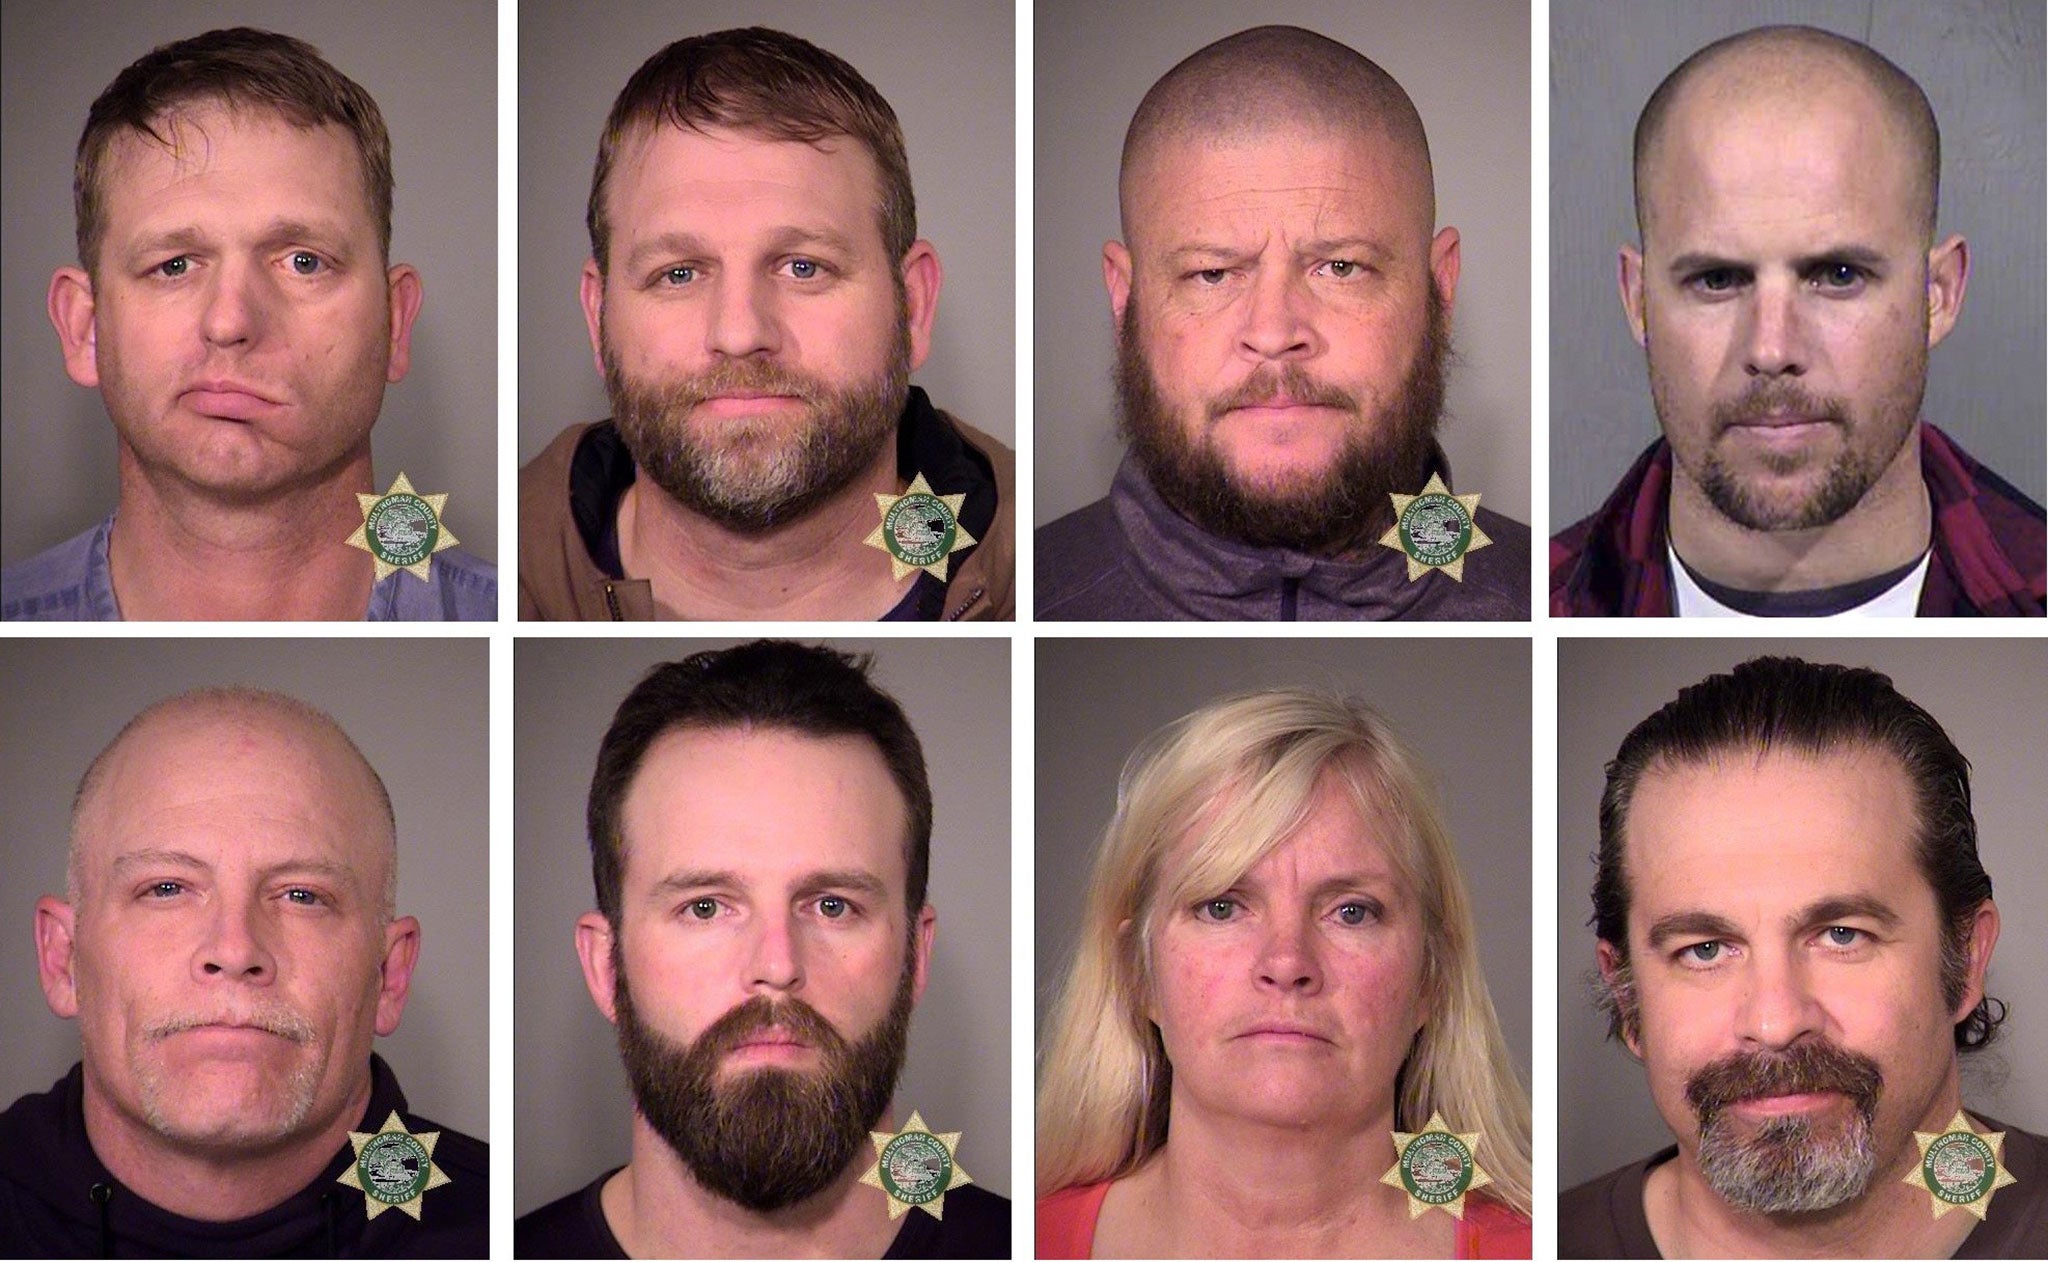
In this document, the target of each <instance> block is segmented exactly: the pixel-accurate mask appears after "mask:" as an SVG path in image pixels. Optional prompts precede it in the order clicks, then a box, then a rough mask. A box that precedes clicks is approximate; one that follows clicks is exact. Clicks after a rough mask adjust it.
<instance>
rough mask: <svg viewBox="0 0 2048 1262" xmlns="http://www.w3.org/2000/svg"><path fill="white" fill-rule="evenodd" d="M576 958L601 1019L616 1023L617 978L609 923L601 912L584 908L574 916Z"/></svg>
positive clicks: (610, 923) (617, 1020) (617, 1019)
mask: <svg viewBox="0 0 2048 1262" xmlns="http://www.w3.org/2000/svg"><path fill="white" fill-rule="evenodd" d="M576 958H577V959H579V960H581V961H582V962H583V984H584V985H585V986H586V987H588V988H589V990H590V999H591V1002H593V1003H595V1004H596V1005H597V1010H598V1011H599V1012H602V1013H603V1014H604V1019H605V1020H607V1021H609V1022H611V1023H612V1024H613V1025H617V1024H618V1022H619V1017H618V1009H617V1007H616V998H617V987H618V980H619V979H618V977H617V975H616V974H615V973H613V971H612V922H611V921H609V920H606V919H605V918H604V913H602V912H595V911H587V912H584V913H583V914H582V915H581V916H578V917H577V918H576Z"/></svg>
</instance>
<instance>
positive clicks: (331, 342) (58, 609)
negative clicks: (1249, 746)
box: [0, 27, 497, 621]
mask: <svg viewBox="0 0 2048 1262" xmlns="http://www.w3.org/2000/svg"><path fill="white" fill-rule="evenodd" d="M74 187H75V198H76V207H77V219H78V224H77V227H78V258H79V266H76V267H62V268H59V269H57V272H56V274H55V275H54V276H53V277H52V278H51V280H50V289H49V315H50V319H51V321H52V323H54V324H55V325H56V328H57V334H58V338H59V340H60V341H61V343H62V344H63V351H64V366H65V371H66V372H67V373H68V374H69V375H70V377H71V379H72V380H73V381H75V382H77V383H78V384H79V385H82V386H88V387H92V388H95V389H98V390H99V391H100V393H101V396H102V397H103V399H104V402H105V404H106V408H107V414H108V416H109V417H110V418H111V419H112V420H113V423H114V431H115V436H116V439H117V449H116V450H117V456H118V461H119V478H120V496H119V504H118V506H117V508H116V510H115V512H114V513H112V514H111V515H109V516H108V517H107V518H106V519H105V520H103V521H101V522H99V523H98V524H97V525H95V526H93V527H92V528H91V529H89V530H87V531H85V532H84V533H83V534H80V535H78V536H77V537H76V538H73V539H71V540H69V541H67V542H64V543H60V544H58V545H57V546H55V547H53V548H50V549H48V550H47V551H44V552H42V553H40V554H38V555H36V556H33V557H30V558H28V559H26V560H23V561H20V562H17V563H16V564H13V565H10V566H8V567H7V568H6V570H5V572H4V574H0V617H4V618H6V619H10V620H16V619H19V620H37V621H42V620H73V621H121V620H128V621H134V620H140V619H205V620H221V621H248V620H272V619H344V620H352V621H359V620H370V621H447V620H458V619H460V620H478V619H482V620H490V619H495V618H496V617H497V572H496V570H495V568H494V567H492V566H491V565H489V564H487V563H485V562H483V561H480V560H477V559H476V558H474V557H471V556H469V555H468V554H466V553H464V552H462V551H461V550H460V549H456V548H449V547H445V546H443V547H441V548H439V549H438V550H434V551H432V552H431V554H430V555H428V556H427V557H425V558H424V559H418V558H416V563H417V564H418V565H419V566H421V567H422V569H423V572H424V573H425V575H426V577H425V578H424V579H422V578H421V577H419V573H420V572H422V571H421V570H415V571H413V572H407V573H400V572H398V570H396V569H392V568H390V567H388V566H385V565H384V564H383V561H384V558H383V557H380V556H374V555H372V553H371V552H370V551H369V550H368V549H367V548H365V547H360V546H358V547H351V546H350V544H349V540H350V536H351V534H357V535H360V534H361V532H362V531H363V529H364V524H365V519H364V513H365V510H364V507H363V505H362V503H361V501H360V500H359V498H358V497H359V496H365V495H370V494H372V493H374V492H377V491H381V490H384V489H385V487H384V486H380V485H378V484H377V483H376V482H375V481H374V478H373V471H372V467H371V458H370V431H371V428H372V427H373V426H374V425H375V424H376V422H377V419H378V414H379V412H380V410H381V409H382V407H383V402H384V388H385V386H386V385H387V384H388V383H391V382H396V381H398V380H400V379H401V378H403V377H404V376H405V375H406V373H407V371H408V370H409V368H410V366H411V362H412V349H411V347H412V327H413V320H414V318H415V317H416V316H417V315H418V314H419V310H420V303H421V301H422V288H421V282H420V277H419V273H418V272H416V271H415V270H414V269H413V268H412V267H410V266H408V265H406V264H403V263H400V264H392V263H391V262H390V253H391V207H392V188H393V176H392V167H391V139H390V136H389V135H388V133H387V132H386V130H385V126H384V119H383V115H382V114H381V113H380V112H379V110H378V108H377V103H376V101H374V100H373V99H372V98H371V97H370V95H369V94H368V93H367V92H365V91H364V90H363V89H362V87H361V86H359V85H358V84H356V83H355V82H354V81H353V80H351V79H349V78H348V77H347V76H345V75H343V74H342V73H341V72H340V71H338V70H336V69H335V68H334V67H333V66H332V65H330V64H328V63H327V62H326V61H325V60H324V59H322V58H321V56H320V55H319V52H318V50H317V49H315V48H313V47H312V46H311V45H310V44H307V43H305V42H303V41H301V40H298V39H294V38H291V37H290V36H286V35H279V34H274V33H272V32H269V31H258V30H251V29H249V28H246V27H240V28H235V29H232V30H217V31H209V32H207V33H205V34H203V35H198V36H194V37H193V38H190V39H184V40H178V41H175V42H173V43H169V44H165V45H163V46H162V47H160V48H157V49H155V50H153V51H151V52H150V53H148V54H147V55H146V56H144V57H142V58H140V59H139V60H137V61H136V62H135V63H134V64H132V65H130V66H129V67H128V68H127V69H125V70H123V71H122V72H121V73H120V75H118V76H117V77H116V78H115V79H114V81H113V83H111V84H109V85H108V86H107V89H106V90H105V91H104V92H102V93H101V94H100V96H99V98H98V99H97V100H96V101H94V102H93V106H92V110H91V113H90V115H89V116H88V117H87V120H86V125H85V131H84V133H83V134H82V135H81V136H80V138H79V142H78V157H77V165H76V173H75V179H74ZM426 472H427V471H426V470H422V469H414V470H412V471H411V475H412V476H414V477H420V475H422V474H424V473H426ZM420 480H421V483H422V484H423V485H426V486H431V485H432V483H431V482H429V481H428V479H426V478H425V477H420ZM386 485H389V484H386ZM404 502H405V501H401V503H404ZM417 508H418V510H419V512H420V515H421V516H422V517H423V516H424V513H425V508H426V506H425V505H424V504H421V505H417ZM441 542H442V543H443V544H444V545H445V543H446V540H445V539H444V540H442V541H441ZM429 546H431V545H429ZM380 573H381V574H382V577H379V574H380Z"/></svg>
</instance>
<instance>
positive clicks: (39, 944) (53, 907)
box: [36, 895, 78, 1020]
mask: <svg viewBox="0 0 2048 1262" xmlns="http://www.w3.org/2000/svg"><path fill="white" fill-rule="evenodd" d="M77 915H78V913H77V911H76V909H74V908H73V907H72V906H71V904H69V903H67V902H65V901H64V900H63V899H61V898H51V897H49V896H48V895H45V896H44V897H42V898H39V899H37V900H36V973H37V975H38V977H39V978H40V979H41V981H42V983H43V999H44V1001H45V1002H47V1003H48V1004H49V1005H50V1011H52V1012H54V1013H56V1014H57V1015H58V1016H60V1017H63V1018H65V1019H66V1020H69V1019H70V1018H72V1017H75V1016H77V1015H78V980H77V978H76V976H75V975H74V974H73V972H72V960H73V947H74V944H75V942H76V938H75V937H74V931H75V927H76V924H77V919H76V918H77Z"/></svg>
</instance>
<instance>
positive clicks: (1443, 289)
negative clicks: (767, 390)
mask: <svg viewBox="0 0 2048 1262" xmlns="http://www.w3.org/2000/svg"><path fill="white" fill-rule="evenodd" d="M1118 199H1119V204H1120V208H1121V213H1122V228H1123V240H1122V241H1120V242H1118V241H1112V242H1110V243H1108V244H1107V245H1105V246H1104V247H1103V258H1102V272H1103V280H1104V283H1105V284H1106V285H1107V287H1108V290H1109V300H1110V308H1111V311H1112V312H1113V313H1114V315H1115V318H1116V321H1117V329H1118V332H1117V393H1118V399H1119V403H1120V409H1121V418H1122V428H1123V432H1124V434H1125V436H1126V438H1128V440H1129V442H1130V452H1129V454H1128V456H1127V458H1126V459H1125V461H1124V463H1123V466H1122V468H1121V469H1119V470H1118V472H1117V475H1116V480H1115V482H1114V483H1113V485H1112V487H1111V489H1110V493H1109V495H1108V497H1107V498H1105V499H1103V500H1099V501H1097V502H1096V503H1094V504H1091V505H1089V506H1087V507H1085V508H1082V509H1080V510H1079V511H1077V512H1074V513H1071V514H1069V515H1067V516H1066V517H1063V518H1061V519H1059V520H1058V521H1056V522H1053V523H1052V524H1051V525H1049V526H1046V527H1045V528H1043V529H1042V530H1040V531H1039V532H1038V536H1037V548H1038V551H1037V562H1036V566H1037V570H1036V573H1037V580H1038V595H1037V610H1038V616H1039V617H1041V618H1048V619H1116V620H1127V619H1162V620H1194V619H1203V620H1207V619H1242V620H1273V619H1278V620H1294V619H1302V620H1311V619H1359V618H1371V619H1383V618H1526V617H1528V613H1529V603H1528V581H1527V570H1528V559H1529V558H1528V529H1527V527H1525V526H1523V525H1521V524H1520V523H1517V522H1512V521H1509V520H1508V519H1506V518H1504V517H1501V516H1500V515H1499V514H1497V513H1494V512H1492V511H1491V510H1488V509H1485V508H1481V509H1480V510H1479V512H1478V526H1479V529H1480V531H1481V532H1482V533H1484V534H1485V535H1486V536H1487V537H1488V538H1489V539H1490V540H1491V541H1492V546H1490V547H1484V548H1474V549H1473V550H1472V551H1471V552H1470V553H1469V554H1468V555H1467V556H1466V557H1465V558H1464V562H1463V565H1464V568H1463V575H1462V581H1459V580H1456V579H1452V578H1450V577H1448V576H1447V575H1444V574H1425V575H1423V576H1422V578H1421V580H1420V581H1411V580H1410V578H1409V573H1408V564H1407V560H1406V558H1405V557H1403V556H1402V554H1401V553H1400V551H1399V550H1397V549H1392V548H1386V547H1382V546H1380V539H1381V537H1382V536H1383V535H1385V534H1386V533H1387V531H1388V529H1389V527H1391V526H1393V525H1394V520H1395V519H1394V505H1393V500H1392V499H1391V498H1390V497H1391V495H1392V494H1395V493H1398V494H1402V495H1416V494H1418V493H1420V492H1421V491H1422V490H1423V489H1424V487H1425V485H1426V484H1427V483H1428V481H1429V479H1430V477H1431V475H1432V474H1440V475H1443V476H1444V477H1445V478H1446V480H1448V471H1447V470H1446V469H1445V467H1444V459H1443V453H1442V451H1441V450H1440V449H1439V448H1438V447H1437V445H1436V438H1435V435H1436V428H1437V422H1438V419H1439V415H1440V413H1441V411H1442V407H1443V391H1444V372H1443V360H1444V355H1445V353H1446V352H1447V351H1448V349H1449V340H1448V339H1449V329H1450V314H1451V307H1452V303H1453V301H1454V299H1455V297H1456V294H1457V285H1458V269H1459V243H1458V232H1457V230H1456V229H1455V228H1444V229H1442V230H1441V231H1437V230H1436V228H1435V222H1436V199H1435V188H1434V183H1433V178H1432V175H1431V170H1430V160H1429V143H1428V140H1427V138H1426V137H1425V136H1424V134H1423V129H1422V119H1421V117H1420V116H1419V115H1418V114H1417V113H1416V111H1415V106H1414V104H1413V103H1412V102H1411V101H1410V100H1409V99H1408V94H1407V93H1406V92H1404V91H1403V90H1402V88H1401V86H1400V84H1398V83H1396V82H1395V81H1394V80H1393V78H1392V77H1391V76H1389V75H1388V74H1387V73H1386V71H1384V70H1382V69H1380V67H1378V66H1377V65H1374V64H1373V63H1372V62H1371V61H1368V60H1367V59H1366V58H1364V57H1362V56H1360V55H1359V54H1358V53H1356V52H1354V51H1353V50H1351V49H1350V48H1347V47H1345V46H1344V45H1342V44H1339V43H1337V42H1335V41H1334V40H1330V39H1326V38H1324V37H1323V36H1321V35H1317V34H1314V33H1313V32H1310V31H1305V30H1301V29H1299V28H1295V27H1279V26H1267V27H1259V28H1256V29H1253V30H1249V31H1243V32H1240V33H1238V34H1236V35H1232V36H1229V37H1228V38H1225V39H1222V40H1219V41H1217V42H1216V43H1214V44H1211V45H1209V46H1208V47H1206V48H1203V49H1201V50H1200V51H1198V52H1196V53H1195V54H1194V55H1192V56H1190V57H1189V58H1187V59H1186V60H1185V61H1183V62H1181V63H1180V64H1179V65H1178V66H1175V67H1174V68H1173V69H1172V70H1170V71H1168V72H1167V74H1166V75H1165V77H1164V78H1162V79H1160V80H1159V82H1158V83H1156V84H1154V85H1153V86H1152V89H1151V90H1150V91H1149V92H1147V93H1146V95H1145V99H1144V100H1143V101H1142V102H1141V103H1140V104H1139V106H1138V111H1137V114H1136V115H1135V116H1134V117H1133V118H1132V120H1131V125H1130V129H1129V131H1128V132H1126V134H1125V137H1124V148H1123V163H1122V168H1121V172H1120V175H1119V179H1118Z"/></svg>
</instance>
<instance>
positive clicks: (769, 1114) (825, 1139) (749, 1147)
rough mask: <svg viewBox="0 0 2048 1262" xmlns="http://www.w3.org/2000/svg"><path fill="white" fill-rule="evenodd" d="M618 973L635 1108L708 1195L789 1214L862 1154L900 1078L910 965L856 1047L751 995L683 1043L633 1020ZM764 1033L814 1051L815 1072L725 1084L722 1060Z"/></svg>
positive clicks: (813, 1015) (795, 1010)
mask: <svg viewBox="0 0 2048 1262" xmlns="http://www.w3.org/2000/svg"><path fill="white" fill-rule="evenodd" d="M614 970H615V972H614V975H615V976H616V977H617V978H618V983H617V986H618V989H617V996H616V999H615V1009H616V1012H617V1017H618V1031H619V1051H620V1054H621V1055H622V1056H623V1058H624V1060H625V1065H626V1077H627V1079H628V1080H629V1081H630V1082H631V1083H632V1087H633V1099H634V1101H635V1103H636V1104H637V1105H638V1107H639V1110H640V1114H641V1116H642V1117H645V1118H646V1119H647V1122H648V1125H650V1126H652V1127H653V1128H654V1130H655V1133H656V1134H658V1135H660V1136H661V1137H662V1139H663V1140H665V1141H667V1143H668V1146H669V1147H670V1148H673V1149H674V1150H675V1152H676V1155H677V1156H678V1157H681V1158H682V1160H683V1163H684V1164H685V1165H687V1166H688V1167H689V1168H690V1173H691V1174H692V1175H693V1176H695V1178H696V1180H697V1182H698V1183H700V1184H702V1185H703V1186H704V1187H705V1188H706V1189H708V1190H709V1191H711V1192H713V1193H715V1194H717V1195H719V1196H722V1197H724V1198H725V1199H727V1200H729V1201H732V1202H734V1203H735V1204H737V1205H740V1206H743V1207H745V1208H746V1209H750V1210H753V1211H754V1212H756V1213H769V1212H771V1211H774V1210H779V1209H786V1208H788V1207H789V1206H791V1205H795V1204H798V1203H799V1202H801V1201H804V1200H807V1199H809V1198H810V1197H812V1196H815V1195H816V1194H818V1193H819V1192H821V1191H823V1190H825V1188H827V1187H828V1186H830V1185H831V1184H832V1183H833V1181H834V1180H836V1179H838V1178H840V1177H841V1176H842V1175H844V1174H845V1173H846V1171H847V1168H848V1167H849V1166H851V1165H852V1164H853V1162H854V1160H855V1158H856V1157H857V1156H859V1155H860V1153H861V1150H863V1149H864V1148H867V1147H868V1146H869V1145H868V1134H869V1132H870V1131H872V1130H873V1129H874V1126H875V1124H876V1123H877V1122H879V1121H880V1120H881V1118H882V1114H883V1113H884V1112H885V1111H886V1110H887V1109H888V1107H889V1100H890V1097H891V1096H893V1095H894V1094H895V1091H896V1079H897V1077H898V1076H899V1075H900V1074H901V1073H902V1072H903V1057H904V1052H905V1049H906V1047H907V1044H908V1041H909V1031H910V1009H911V971H910V967H909V964H908V962H907V961H906V965H905V968H904V972H903V979H902V981H901V982H900V983H899V984H898V986H897V989H896V997H895V999H894V1001H893V1002H892V1003H891V1005H890V1008H889V1012H888V1015H886V1016H885V1017H883V1018H882V1020H881V1022H880V1023H879V1024H877V1025H876V1026H875V1028H874V1029H873V1030H870V1031H869V1032H868V1033H866V1034H864V1035H862V1036H861V1037H860V1038H859V1039H858V1040H857V1041H855V1042H852V1043H848V1042H847V1041H846V1039H845V1038H844V1037H843V1036H841V1035H840V1033H839V1031H837V1030H835V1029H834V1028H833V1027H832V1024H831V1022H829V1021H827V1020H825V1018H824V1017H822V1016H820V1015H819V1014H818V1011H817V1010H816V1009H815V1008H812V1007H811V1006H810V1005H809V1004H807V1003H804V1002H803V1001H802V1000H800V999H784V1000H781V1001H780V1002H773V1001H770V1000H769V999H767V998H765V997H763V996H755V997H754V998H752V999H749V1000H747V1001H746V1002H745V1003H742V1004H741V1005H739V1006H738V1007H736V1008H734V1009H733V1010H732V1011H730V1012H728V1013H726V1014H725V1015H724V1016H722V1017H720V1018H719V1019H718V1020H717V1021H715V1022H713V1023H712V1024H711V1026H710V1027H709V1028H707V1029H706V1030H705V1031H704V1032H703V1033H702V1034H700V1035H699V1036H698V1037H697V1038H696V1040H695V1041H693V1042H691V1043H690V1044H688V1045H687V1046H684V1045H679V1044H677V1043H674V1042H671V1041H670V1040H669V1039H668V1038H666V1037H664V1036H663V1035H662V1034H660V1033H659V1032H658V1031H655V1030H653V1029H650V1028H649V1027H647V1026H645V1025H643V1024H642V1023H641V1021H640V1019H639V1017H638V1014H637V1012H636V1010H635V1008H634V1006H633V998H632V992H631V990H630V989H629V988H628V986H627V985H626V973H625V969H624V967H623V964H622V962H616V961H615V964H614ZM771 1026H773V1027H776V1028H777V1029H779V1030H781V1031H784V1032H787V1033H788V1034H790V1035H792V1036H794V1037H795V1038H796V1039H798V1040H800V1041H802V1042H803V1043H805V1044H807V1045H808V1046H810V1047H812V1048H815V1049H816V1050H817V1052H818V1054H819V1057H820V1059H821V1061H822V1062H823V1063H822V1064H821V1066H820V1067H819V1068H817V1069H815V1070H808V1071H797V1070H785V1069H774V1068H767V1069H748V1070H743V1071H740V1072H737V1073H734V1074H729V1075H724V1076H723V1077H722V1076H721V1073H720V1066H721V1065H722V1064H723V1062H724V1061H725V1059H726V1057H727V1056H728V1055H729V1054H730V1053H731V1052H732V1051H733V1050H734V1049H735V1048H736V1047H738V1046H739V1045H740V1044H741V1043H743V1042H744V1041H745V1040H746V1039H747V1038H748V1037H749V1036H750V1035H753V1034H755V1033H757V1032H759V1031H761V1030H764V1029H767V1028H769V1027H771Z"/></svg>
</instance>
